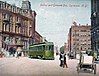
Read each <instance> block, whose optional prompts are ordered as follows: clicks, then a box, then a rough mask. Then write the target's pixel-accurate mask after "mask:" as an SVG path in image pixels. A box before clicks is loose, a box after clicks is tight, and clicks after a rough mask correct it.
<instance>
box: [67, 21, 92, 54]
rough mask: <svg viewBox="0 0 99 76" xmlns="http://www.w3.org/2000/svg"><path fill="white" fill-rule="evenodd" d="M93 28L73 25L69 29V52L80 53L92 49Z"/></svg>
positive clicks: (74, 23)
mask: <svg viewBox="0 0 99 76" xmlns="http://www.w3.org/2000/svg"><path fill="white" fill-rule="evenodd" d="M90 29H91V26H90V25H88V24H87V25H80V24H79V25H77V23H76V22H73V25H72V26H71V28H70V29H69V34H68V51H70V52H76V53H77V52H78V53H79V52H80V51H87V50H90V49H91V30H90Z"/></svg>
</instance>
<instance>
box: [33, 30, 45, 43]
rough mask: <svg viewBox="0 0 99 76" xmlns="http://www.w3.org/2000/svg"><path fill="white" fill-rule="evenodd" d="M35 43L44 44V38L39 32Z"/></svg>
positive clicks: (36, 34) (36, 33)
mask: <svg viewBox="0 0 99 76" xmlns="http://www.w3.org/2000/svg"><path fill="white" fill-rule="evenodd" d="M34 39H35V43H41V42H43V37H42V36H41V35H40V34H39V33H38V32H37V31H35V38H34Z"/></svg>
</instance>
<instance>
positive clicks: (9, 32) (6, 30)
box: [0, 0, 36, 49]
mask: <svg viewBox="0 0 99 76" xmlns="http://www.w3.org/2000/svg"><path fill="white" fill-rule="evenodd" d="M35 17H36V12H35V11H32V9H31V4H30V2H29V1H28V0H26V1H22V7H21V8H20V7H17V6H15V5H11V4H8V3H6V2H3V1H0V47H1V48H4V49H8V48H9V45H24V46H23V48H24V49H27V48H28V45H29V44H33V42H34V34H35Z"/></svg>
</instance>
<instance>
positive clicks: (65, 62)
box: [64, 54, 68, 68]
mask: <svg viewBox="0 0 99 76" xmlns="http://www.w3.org/2000/svg"><path fill="white" fill-rule="evenodd" d="M65 66H66V68H68V66H67V61H66V54H64V67H65Z"/></svg>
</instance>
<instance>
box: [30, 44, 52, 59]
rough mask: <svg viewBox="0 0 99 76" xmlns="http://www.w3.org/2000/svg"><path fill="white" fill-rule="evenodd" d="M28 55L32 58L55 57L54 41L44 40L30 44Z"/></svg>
mask: <svg viewBox="0 0 99 76" xmlns="http://www.w3.org/2000/svg"><path fill="white" fill-rule="evenodd" d="M28 55H29V57H30V58H39V59H51V60H53V59H54V44H53V42H42V43H37V44H33V45H30V46H29V51H28Z"/></svg>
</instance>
